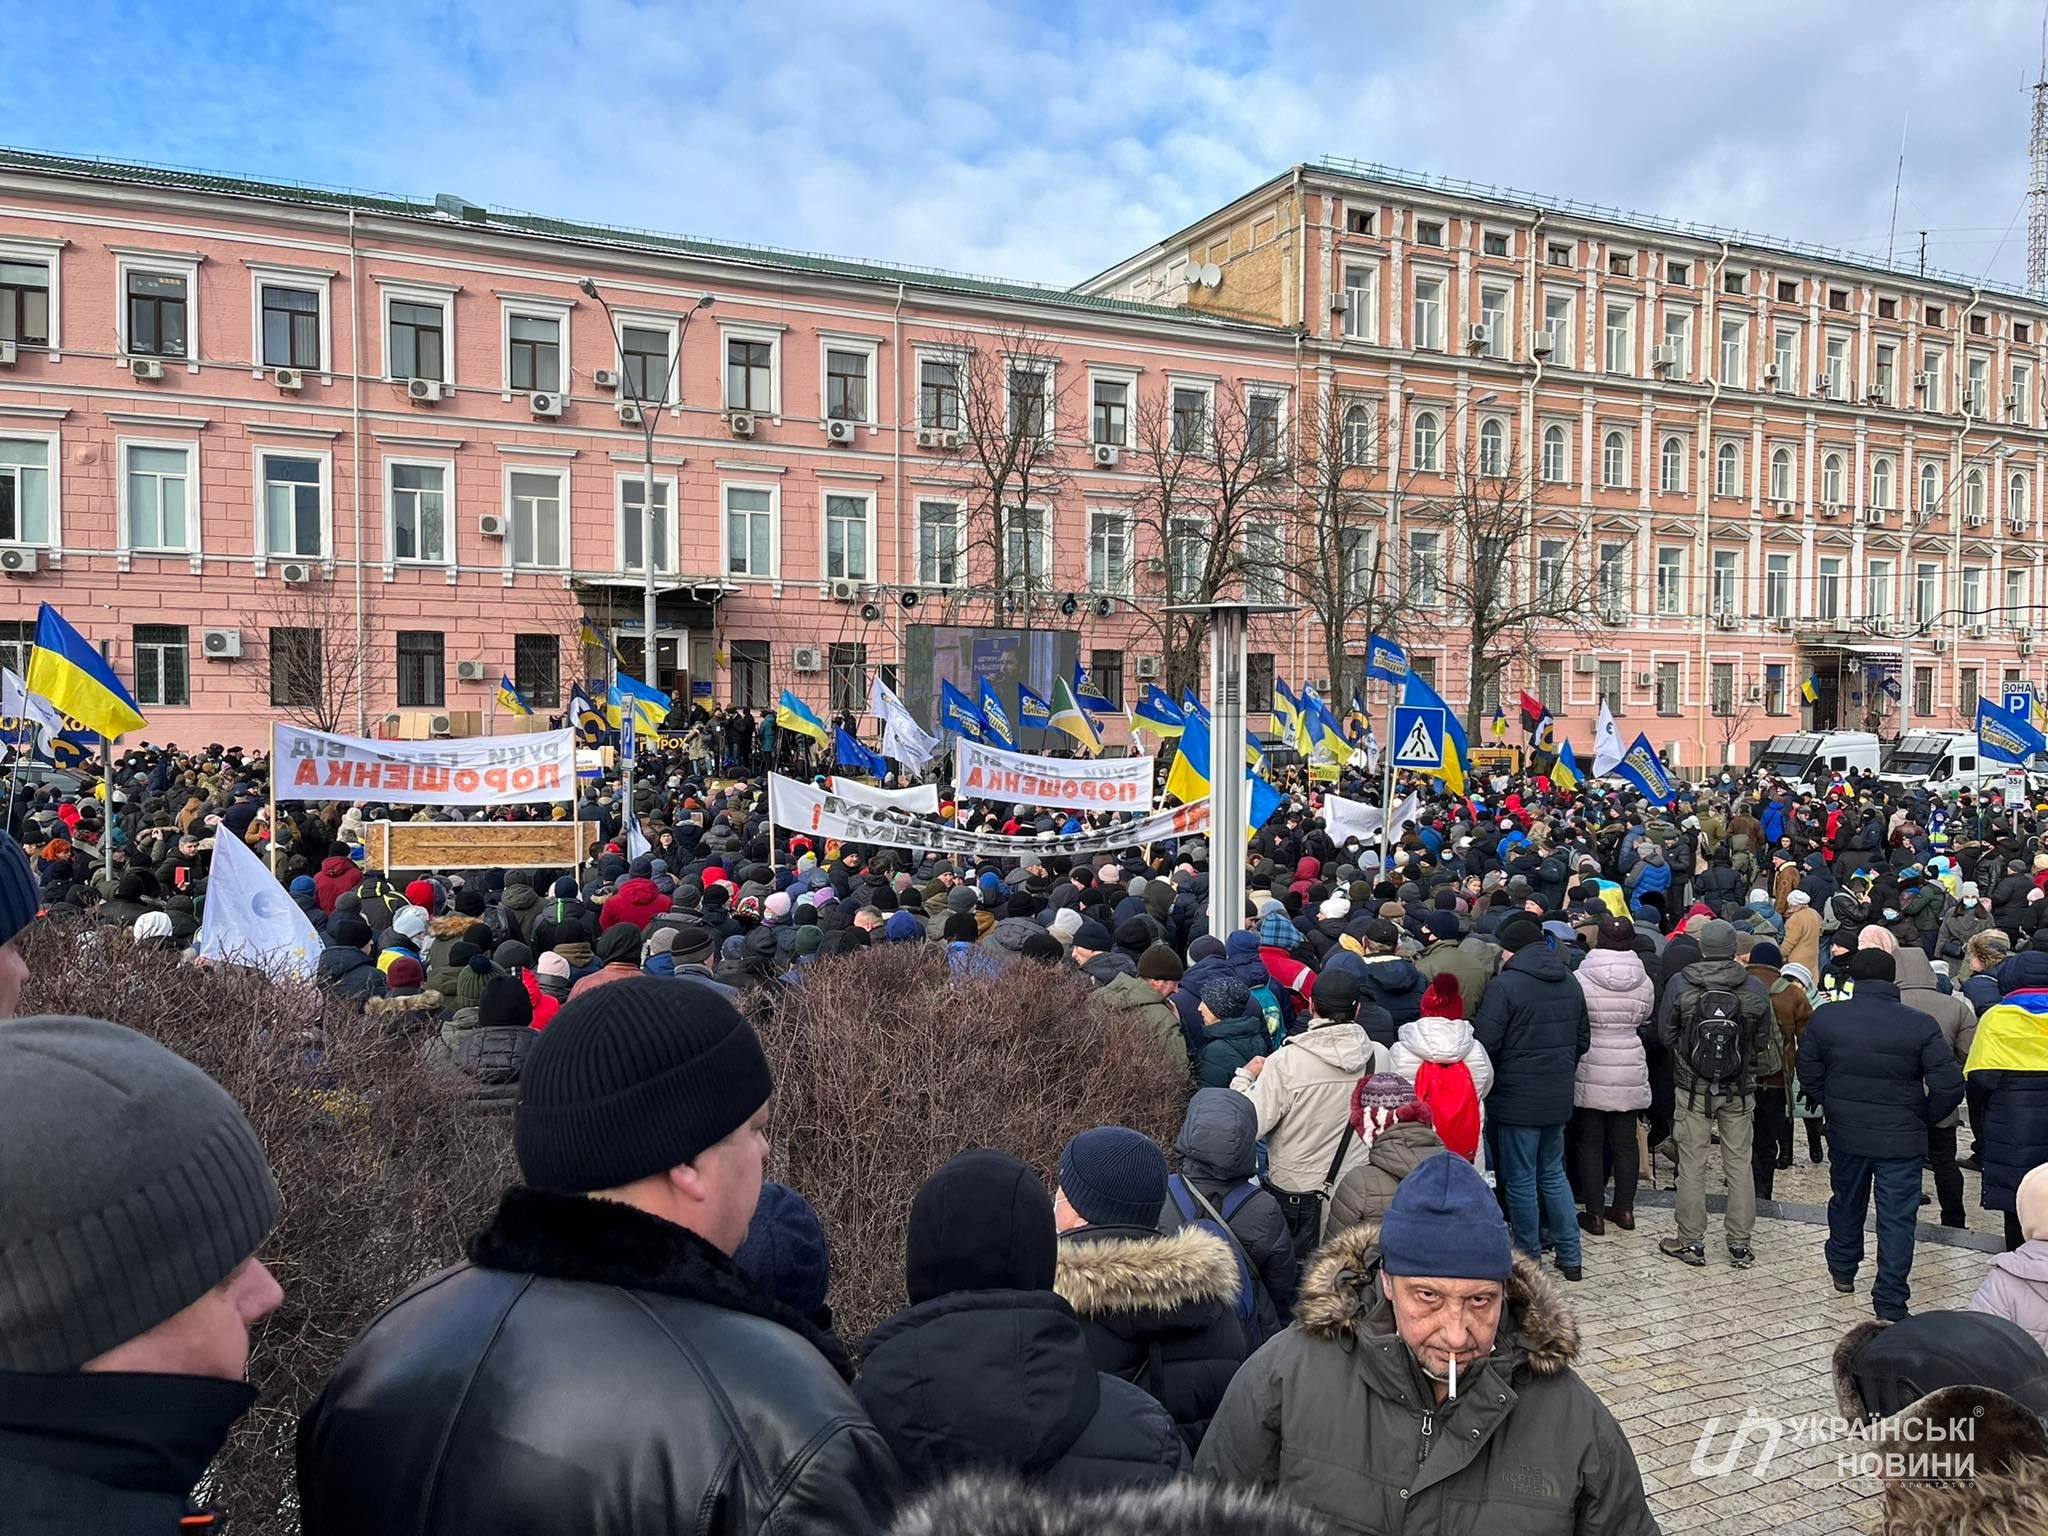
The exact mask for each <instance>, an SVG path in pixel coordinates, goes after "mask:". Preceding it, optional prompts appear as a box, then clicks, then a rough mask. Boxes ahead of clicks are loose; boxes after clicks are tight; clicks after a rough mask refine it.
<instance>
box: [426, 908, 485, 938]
mask: <svg viewBox="0 0 2048 1536" xmlns="http://www.w3.org/2000/svg"><path fill="white" fill-rule="evenodd" d="M483 921H484V920H483V919H482V918H480V917H469V916H467V915H465V914H464V913H461V912H443V913H442V914H441V915H440V916H439V917H430V918H428V919H427V932H428V933H429V934H431V935H433V937H435V938H437V939H459V938H461V937H462V936H463V935H464V934H465V933H467V932H469V930H470V925H471V924H473V923H482V922H483ZM484 926H485V927H489V926H490V925H489V924H488V923H485V924H484Z"/></svg>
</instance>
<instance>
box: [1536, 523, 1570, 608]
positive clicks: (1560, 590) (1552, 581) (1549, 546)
mask: <svg viewBox="0 0 2048 1536" xmlns="http://www.w3.org/2000/svg"><path fill="white" fill-rule="evenodd" d="M1565 559H1566V550H1565V542H1564V540H1563V539H1541V540H1539V541H1538V542H1537V545H1536V600H1537V601H1538V602H1539V603H1551V604H1556V603H1561V602H1563V601H1564V567H1565Z"/></svg>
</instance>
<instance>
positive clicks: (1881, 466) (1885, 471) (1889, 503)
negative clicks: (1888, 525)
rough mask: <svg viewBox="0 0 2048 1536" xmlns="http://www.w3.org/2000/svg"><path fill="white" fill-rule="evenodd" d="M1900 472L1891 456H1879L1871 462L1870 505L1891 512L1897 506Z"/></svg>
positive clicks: (1884, 454)
mask: <svg viewBox="0 0 2048 1536" xmlns="http://www.w3.org/2000/svg"><path fill="white" fill-rule="evenodd" d="M1898 483H1899V472H1898V469H1897V467H1896V466H1895V465H1894V464H1893V463H1892V460H1891V455H1890V454H1886V453H1881V454H1878V455H1877V456H1876V457H1874V458H1873V459H1871V461H1870V504H1871V505H1872V506H1873V507H1876V508H1879V509H1881V510H1882V511H1886V512H1889V511H1891V510H1892V509H1893V507H1894V506H1896V505H1897V496H1898Z"/></svg>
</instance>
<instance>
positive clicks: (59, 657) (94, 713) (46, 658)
mask: <svg viewBox="0 0 2048 1536" xmlns="http://www.w3.org/2000/svg"><path fill="white" fill-rule="evenodd" d="M26 685H27V687H28V691H29V692H30V693H39V694H41V695H42V696H43V697H44V698H46V699H48V700H49V701H50V702H51V703H52V704H54V705H55V706H56V707H57V708H58V709H60V710H62V711H63V712H64V713H65V714H67V715H69V716H71V718H72V719H74V720H76V721H77V722H78V723H79V724H80V725H82V726H84V727H85V728H86V729H87V730H89V731H97V732H99V734H100V735H102V736H104V737H106V738H107V740H109V741H112V740H113V739H114V738H115V737H117V736H122V735H125V734H126V733H128V732H129V731H139V730H141V729H142V728H143V727H144V726H145V725H147V724H149V722H148V721H147V720H145V719H144V718H143V716H142V711H141V710H140V709H139V708H138V707H137V706H136V703H135V696H134V695H133V694H131V693H130V692H129V691H128V690H127V689H126V688H124V687H122V686H121V679H119V678H118V677H116V676H114V669H113V668H112V667H110V666H108V665H107V663H106V660H105V658H104V657H102V656H101V655H100V653H99V648H98V647H97V646H95V645H94V644H93V643H92V642H91V641H89V640H87V639H86V638H85V636H83V635H81V634H80V633H79V632H78V631H77V630H75V629H73V628H72V627H71V626H70V625H69V624H67V623H65V622H64V616H63V615H62V614H60V613H58V612H57V610H56V609H54V608H52V607H51V606H50V605H49V604H48V603H44V604H43V605H42V607H41V608H40V609H38V610H37V612H36V644H35V649H34V650H33V651H31V652H30V653H29V658H28V677H27V679H26Z"/></svg>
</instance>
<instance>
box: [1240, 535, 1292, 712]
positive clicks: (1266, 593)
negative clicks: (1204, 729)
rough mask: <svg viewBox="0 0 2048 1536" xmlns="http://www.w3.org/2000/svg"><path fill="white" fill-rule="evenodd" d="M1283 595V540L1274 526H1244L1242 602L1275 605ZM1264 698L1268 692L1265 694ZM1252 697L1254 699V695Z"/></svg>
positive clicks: (1285, 544)
mask: <svg viewBox="0 0 2048 1536" xmlns="http://www.w3.org/2000/svg"><path fill="white" fill-rule="evenodd" d="M1286 593H1287V540H1286V537H1285V535H1284V534H1282V532H1281V530H1280V525H1279V524H1278V523H1269V522H1250V523H1246V524H1245V525H1244V600H1245V601H1246V602H1248V603H1277V602H1279V601H1281V599H1282V598H1284V597H1285V596H1286ZM1267 694H1268V697H1270V696H1271V690H1270V689H1269V690H1267ZM1254 697H1256V695H1254Z"/></svg>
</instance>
